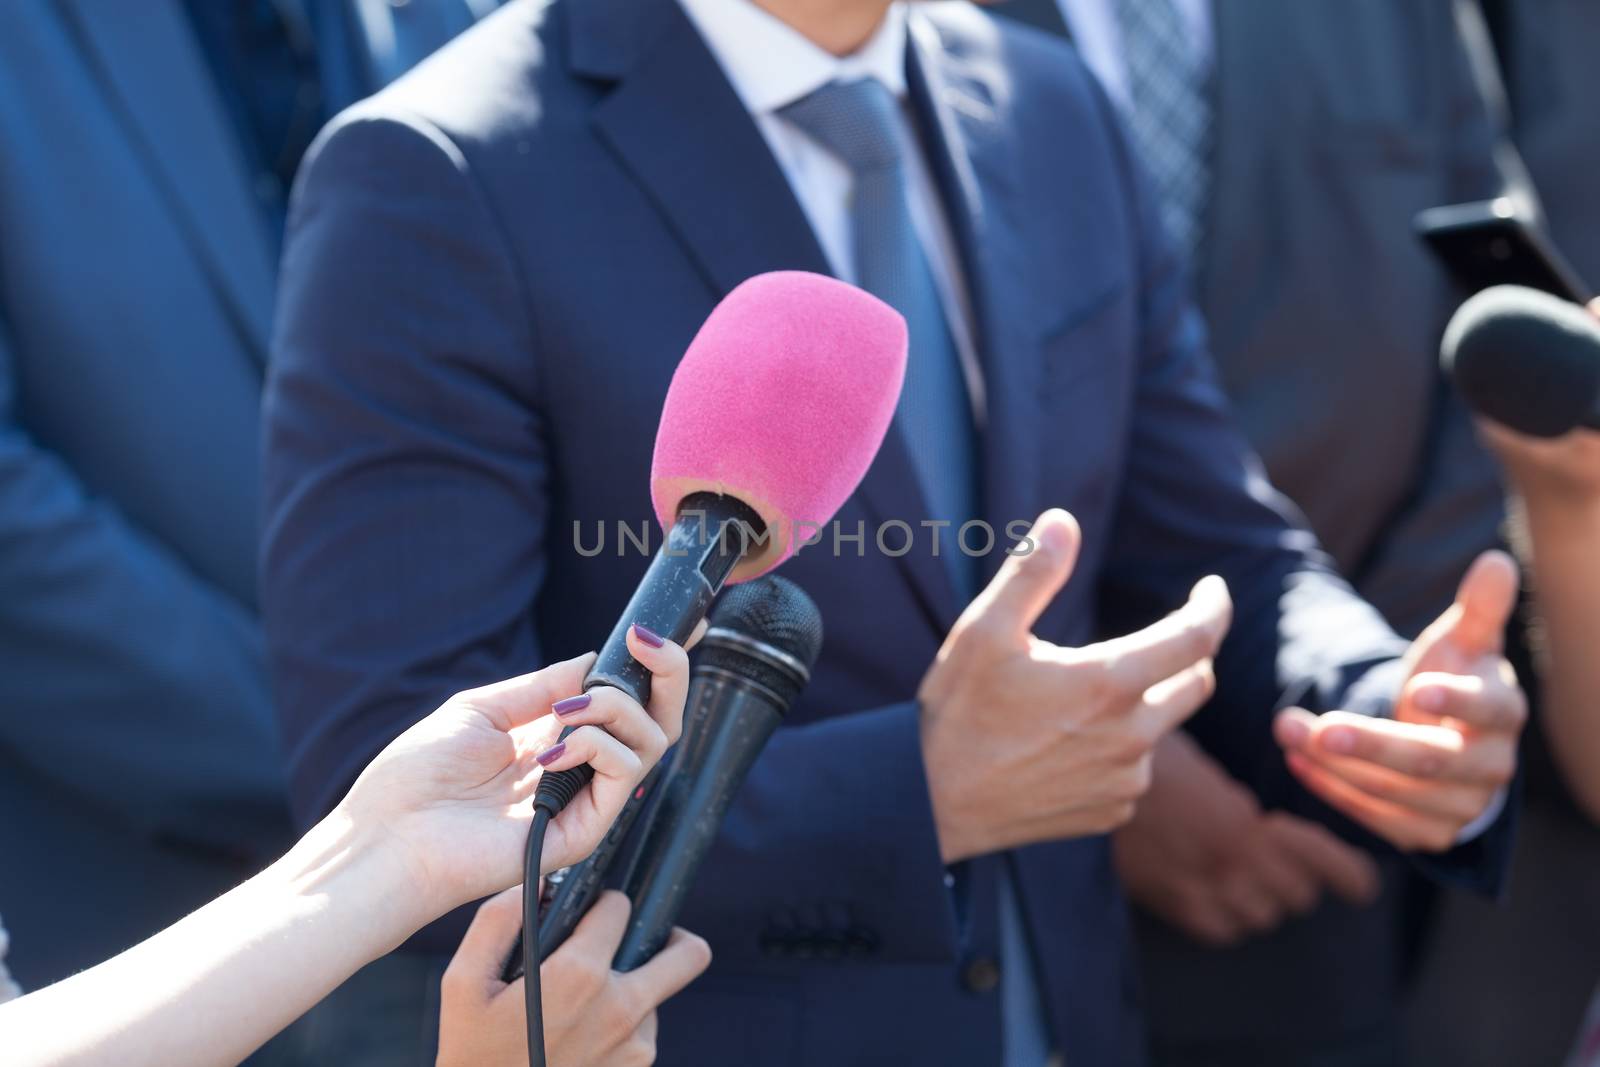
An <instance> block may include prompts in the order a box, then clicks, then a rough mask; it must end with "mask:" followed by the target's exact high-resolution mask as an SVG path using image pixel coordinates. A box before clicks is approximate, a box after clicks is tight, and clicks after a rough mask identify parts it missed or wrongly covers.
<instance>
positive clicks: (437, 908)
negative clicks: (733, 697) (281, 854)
mask: <svg viewBox="0 0 1600 1067" xmlns="http://www.w3.org/2000/svg"><path fill="white" fill-rule="evenodd" d="M628 647H629V649H630V651H631V652H632V654H633V655H634V656H636V657H637V659H638V662H639V663H640V664H641V665H642V666H643V667H644V668H645V669H646V670H648V671H649V672H650V677H651V679H652V683H653V684H652V685H651V692H650V702H649V705H648V707H642V706H640V705H639V704H638V703H636V702H635V701H634V700H633V699H632V698H631V697H629V696H627V695H626V694H624V693H623V692H622V691H621V690H618V689H613V688H610V687H603V688H599V689H594V690H591V691H589V692H588V693H585V692H583V688H582V687H583V679H584V677H585V675H586V674H587V673H588V672H589V671H590V670H591V669H592V666H593V664H594V661H595V654H594V653H592V652H591V653H588V654H586V655H583V656H579V657H578V658H576V659H570V660H567V661H565V662H563V663H556V664H552V665H551V666H549V667H546V668H544V669H543V670H539V671H535V672H533V673H532V674H528V675H524V676H522V677H520V678H513V679H510V680H509V681H504V682H497V683H495V684H493V685H488V686H484V687H483V688H481V689H473V690H470V691H468V692H465V693H460V694H457V695H456V696H454V697H452V698H451V699H450V700H449V701H447V702H446V703H445V704H444V706H443V707H441V708H440V709H439V710H438V711H435V712H434V713H433V714H432V715H429V716H428V717H427V718H425V719H423V720H422V721H421V722H418V723H417V724H416V725H415V726H412V727H411V728H410V729H409V730H407V731H406V732H405V733H403V734H401V735H400V736H399V737H397V738H395V740H394V741H393V742H391V743H390V744H389V746H388V747H387V748H385V749H384V750H383V751H382V752H381V753H379V754H378V756H377V757H376V758H375V759H374V760H373V761H372V763H370V764H369V765H368V766H367V768H366V769H365V770H364V771H362V772H361V775H360V777H358V778H357V779H356V782H355V785H353V786H352V787H351V789H350V792H349V794H348V795H347V796H346V797H345V798H344V800H343V801H341V802H340V803H339V805H338V806H337V807H336V808H335V809H334V811H333V813H332V814H331V815H330V816H329V818H330V819H333V820H342V821H344V822H346V823H348V824H349V825H352V826H359V827H382V828H383V831H384V835H385V838H386V841H387V848H388V850H389V851H391V852H392V854H393V855H394V857H395V859H396V860H398V861H401V862H403V863H404V864H405V865H406V867H407V869H408V870H409V871H410V872H411V875H412V878H413V882H414V885H413V892H412V894H411V895H412V896H413V898H414V899H415V901H416V902H417V904H418V906H419V907H420V908H421V910H422V911H423V912H425V913H431V915H430V916H429V917H430V918H431V917H432V916H433V915H442V914H444V913H445V912H447V911H449V910H450V909H452V908H455V907H458V906H460V905H461V904H464V903H466V902H468V901H472V900H477V899H479V898H482V897H486V896H488V895H490V894H492V893H497V892H499V891H500V890H503V889H505V888H507V887H508V886H512V885H516V884H518V883H519V882H521V881H522V874H523V872H522V867H521V863H520V857H521V851H522V843H523V840H524V838H525V837H526V835H527V832H528V824H529V821H530V818H531V812H530V809H529V800H530V799H531V797H532V796H533V793H534V791H535V789H536V787H537V785H538V782H539V780H540V778H541V777H542V776H543V775H544V774H550V773H554V772H557V771H560V770H562V769H565V768H569V767H574V766H577V765H579V764H585V765H587V766H589V767H590V768H592V769H593V771H594V779H593V781H592V782H591V783H590V785H589V787H588V788H587V789H585V790H583V791H582V792H580V793H579V794H578V795H577V797H575V798H574V800H573V803H572V804H570V805H569V806H568V807H567V809H566V810H565V811H564V812H562V813H561V815H560V816H559V817H557V818H556V819H555V820H554V822H552V824H551V827H550V832H549V836H548V838H547V847H546V850H545V853H546V857H545V858H546V862H545V867H544V870H545V871H549V870H554V869H555V868H556V867H558V866H563V865H565V864H569V863H573V862H576V861H577V860H579V859H582V858H583V857H584V856H585V855H587V854H588V852H589V850H590V849H592V848H593V847H594V846H595V844H596V843H597V842H598V841H599V840H600V838H601V836H602V835H603V834H604V833H605V831H606V828H607V827H609V826H610V825H611V821H612V820H613V819H614V818H615V817H616V815H617V812H619V811H620V810H621V809H622V806H623V804H624V803H625V802H626V801H627V799H628V797H629V796H631V795H632V793H633V791H634V789H635V788H636V787H637V786H638V784H639V781H640V780H641V779H642V778H643V777H644V774H645V772H646V771H648V770H649V769H650V768H651V767H652V766H654V765H655V763H656V761H657V760H659V759H660V758H661V754H662V753H663V752H665V751H666V749H667V746H668V745H669V744H671V743H672V742H673V741H675V740H676V739H677V737H678V734H679V733H680V731H681V730H682V725H683V707H684V698H685V696H686V694H687V692H688V686H689V658H688V655H687V654H686V653H685V651H684V650H683V649H682V648H681V647H679V646H678V645H676V644H672V643H670V642H662V643H661V644H660V645H655V644H652V643H651V642H650V641H647V640H645V639H644V638H643V637H641V636H640V635H638V634H630V635H629V636H628ZM572 727H575V728H576V729H574V731H573V732H572V733H571V734H570V735H568V737H567V738H566V740H565V741H564V742H558V741H557V740H556V734H557V733H558V732H560V731H562V730H563V729H564V728H572ZM418 925H421V924H420V923H418Z"/></svg>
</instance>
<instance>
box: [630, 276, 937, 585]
mask: <svg viewBox="0 0 1600 1067" xmlns="http://www.w3.org/2000/svg"><path fill="white" fill-rule="evenodd" d="M905 370H906V324H905V320H904V319H902V318H901V317H900V314H899V312H897V311H895V310H894V309H893V308H891V307H890V306H889V305H888V304H885V303H884V302H883V301H881V300H879V299H878V298H877V297H875V296H872V295H871V294H870V293H867V292H864V291H863V290H861V289H857V288H856V287H855V286H853V285H849V284H846V283H845V282H841V281H838V280H837V279H834V278H827V277H824V276H822V275H820V274H809V273H806V272H804V271H777V272H774V273H771V274H758V275H756V276H755V277H753V278H750V279H749V280H747V281H745V282H744V283H743V284H741V285H740V286H739V287H738V288H736V289H734V290H733V292H731V293H729V294H728V295H727V296H726V297H725V298H724V299H723V301H722V302H721V303H720V304H718V305H717V306H716V308H715V309H714V310H713V311H712V312H711V315H710V317H709V318H707V319H706V321H705V324H704V325H703V326H701V327H700V332H699V333H698V334H696V335H695V339H694V341H693V342H691V343H690V345H689V349H688V351H687V352H685V353H684V357H683V361H682V362H681V363H680V364H678V369H677V371H676V372H674V374H673V376H672V385H671V386H670V388H668V390H667V400H666V404H665V406H664V407H663V408H662V411H661V427H660V429H659V430H657V431H656V450H655V460H654V463H653V464H652V468H651V472H650V494H651V499H652V501H653V502H654V504H655V511H656V518H657V519H658V520H660V522H661V524H662V526H663V527H670V526H671V525H672V523H673V522H674V521H675V519H676V518H677V513H678V505H679V503H680V502H681V501H682V500H683V498H684V497H685V496H687V495H689V494H690V493H695V492H714V493H725V494H727V495H729V496H733V497H737V498H738V499H740V500H742V501H744V502H745V503H746V504H748V505H749V506H750V507H751V508H753V509H754V510H755V511H756V513H757V514H759V515H760V516H761V518H762V519H763V520H765V522H766V523H767V528H768V530H769V532H770V534H771V537H770V540H769V541H768V542H767V543H766V544H765V545H764V546H753V547H752V549H751V553H750V555H749V556H748V557H747V558H745V559H744V560H743V561H742V562H741V563H740V564H739V566H738V567H737V568H735V570H734V572H733V574H732V575H731V576H730V577H729V581H730V582H738V581H746V580H748V579H750V578H754V577H756V576H758V575H760V574H764V573H766V572H767V571H769V570H771V569H772V568H773V567H776V566H777V565H778V564H779V563H782V562H783V561H784V560H785V559H787V558H789V556H791V555H793V554H794V551H795V548H796V545H797V542H798V541H799V540H801V539H803V538H805V537H806V536H807V534H808V533H809V532H811V531H813V530H815V529H816V528H818V527H821V526H823V525H825V524H826V523H828V522H829V521H830V520H831V519H832V518H833V516H834V513H835V512H837V511H838V510H839V508H840V506H841V505H843V504H844V502H845V500H846V499H848V498H849V496H850V494H851V493H853V492H855V488H856V486H857V485H859V484H860V482H861V479H862V477H863V476H864V475H865V474H866V473H867V468H868V467H869V466H871V465H872V460H873V457H874V456H876V455H877V452H878V446H879V445H881V444H882V443H883V435H884V434H885V433H886V432H887V431H888V429H889V423H890V421H891V420H892V419H893V418H894V410H895V405H896V404H897V403H898V402H899V399H900V385H901V382H902V381H903V380H904V378H905Z"/></svg>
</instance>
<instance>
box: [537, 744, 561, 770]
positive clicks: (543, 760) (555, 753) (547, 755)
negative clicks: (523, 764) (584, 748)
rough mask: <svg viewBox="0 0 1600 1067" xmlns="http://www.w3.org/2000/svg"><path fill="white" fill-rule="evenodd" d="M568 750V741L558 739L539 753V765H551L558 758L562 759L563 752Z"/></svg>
mask: <svg viewBox="0 0 1600 1067" xmlns="http://www.w3.org/2000/svg"><path fill="white" fill-rule="evenodd" d="M566 750H567V743H566V742H565V741H557V742H556V743H555V744H553V745H551V746H550V747H549V748H547V749H545V750H544V751H543V752H541V753H539V757H538V758H539V766H541V767H548V766H550V764H552V763H554V762H555V761H556V760H558V759H560V758H561V753H563V752H565V751H566Z"/></svg>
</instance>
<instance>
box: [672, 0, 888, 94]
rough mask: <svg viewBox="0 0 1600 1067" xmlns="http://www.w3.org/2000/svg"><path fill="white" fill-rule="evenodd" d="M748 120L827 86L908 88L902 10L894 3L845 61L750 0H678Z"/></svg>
mask: <svg viewBox="0 0 1600 1067" xmlns="http://www.w3.org/2000/svg"><path fill="white" fill-rule="evenodd" d="M679 2H680V3H681V4H682V5H683V9H684V11H685V12H686V13H687V14H688V16H689V20H690V21H691V22H693V23H694V25H695V28H696V29H698V30H699V31H700V36H701V37H703V38H704V39H705V42H706V45H707V46H708V47H709V48H710V49H711V53H712V55H714V56H716V58H717V62H718V63H719V64H721V66H722V71H723V73H724V74H726V75H727V78H728V81H729V82H731V83H732V84H733V88H734V91H735V92H736V93H738V94H739V99H740V100H742V101H743V102H744V106H745V109H746V110H747V111H749V112H750V113H751V114H752V115H766V114H772V113H775V112H776V111H778V110H779V109H780V108H782V107H785V106H786V105H788V104H792V103H794V102H795V101H796V100H799V99H800V98H801V97H803V96H805V95H807V94H808V93H811V92H813V91H815V90H817V89H820V88H822V87H823V86H824V85H826V84H828V83H829V82H830V81H855V80H858V79H860V78H876V79H878V80H879V81H880V82H882V83H883V84H884V85H885V86H886V87H887V88H888V89H889V91H890V92H891V93H893V94H894V95H895V97H896V99H899V98H901V97H903V96H904V95H905V91H906V12H905V5H904V3H903V0H897V2H896V3H894V4H891V5H890V7H889V11H888V14H887V15H886V16H885V17H884V20H883V23H882V25H880V26H879V27H878V28H877V30H876V31H874V32H873V35H872V37H871V38H869V39H868V40H867V43H866V44H864V45H862V46H861V48H859V49H858V50H857V51H855V52H853V53H851V54H850V55H848V56H843V57H840V56H835V55H833V54H832V53H830V52H827V51H825V50H824V49H822V48H819V47H818V46H817V45H816V44H814V43H812V42H811V41H810V40H809V39H807V38H806V37H805V36H803V35H802V34H801V33H800V32H799V31H798V30H796V29H794V28H793V27H792V26H790V25H789V24H788V23H786V22H784V21H783V20H782V19H779V18H777V17H776V16H774V15H771V14H768V13H767V12H766V11H764V10H762V9H761V8H760V7H757V6H756V4H755V3H753V2H752V0H679Z"/></svg>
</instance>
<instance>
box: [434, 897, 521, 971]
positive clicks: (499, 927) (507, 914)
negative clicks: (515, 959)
mask: <svg viewBox="0 0 1600 1067" xmlns="http://www.w3.org/2000/svg"><path fill="white" fill-rule="evenodd" d="M521 929H522V887H521V886H520V885H514V886H512V887H511V888H510V889H507V890H506V891H505V892H503V893H497V894H495V895H494V896H492V897H490V898H489V899H488V900H486V901H484V902H483V903H482V904H481V905H479V906H478V912H477V914H476V915H474V916H473V917H472V925H470V926H468V927H467V933H466V936H465V937H463V938H462V939H461V945H460V947H458V948H457V949H456V954H455V956H454V957H453V958H452V959H451V960H450V966H449V967H448V968H446V970H445V976H446V977H447V978H450V977H454V978H456V979H459V980H471V981H475V982H478V983H481V984H485V985H487V984H491V983H496V984H497V983H499V982H500V980H501V979H500V976H501V975H502V974H503V973H504V972H505V963H506V959H507V957H509V956H510V954H511V947H512V945H514V944H515V943H516V940H517V933H518V931H520V930H521Z"/></svg>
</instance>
